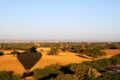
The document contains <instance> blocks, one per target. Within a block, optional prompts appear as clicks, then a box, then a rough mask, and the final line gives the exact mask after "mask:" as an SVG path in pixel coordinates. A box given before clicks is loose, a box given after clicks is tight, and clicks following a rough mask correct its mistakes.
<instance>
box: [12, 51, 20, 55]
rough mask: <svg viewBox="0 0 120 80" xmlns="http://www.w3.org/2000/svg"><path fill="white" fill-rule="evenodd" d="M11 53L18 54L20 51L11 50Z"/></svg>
mask: <svg viewBox="0 0 120 80" xmlns="http://www.w3.org/2000/svg"><path fill="white" fill-rule="evenodd" d="M11 54H13V55H17V54H20V52H18V51H12V52H11Z"/></svg>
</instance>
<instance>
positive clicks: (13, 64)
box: [0, 48, 120, 74]
mask: <svg viewBox="0 0 120 80" xmlns="http://www.w3.org/2000/svg"><path fill="white" fill-rule="evenodd" d="M37 50H38V51H39V52H41V54H42V58H41V59H40V60H39V61H38V62H37V63H36V64H35V65H34V66H33V68H32V69H31V70H33V69H36V68H44V67H45V66H48V65H50V64H62V65H66V64H70V63H81V62H83V61H91V59H89V58H83V57H80V56H77V55H76V54H75V53H73V52H60V53H59V54H58V55H47V53H48V51H49V50H50V48H38V49H37ZM104 51H105V52H106V53H107V56H106V57H107V58H110V57H111V56H114V55H116V54H119V53H120V50H118V49H116V50H110V49H106V50H104ZM3 52H4V53H8V52H11V50H10V51H8V50H7V51H5V50H4V51H3ZM1 70H7V71H14V72H15V73H16V74H22V73H23V72H24V71H25V69H24V68H23V66H22V64H21V63H20V62H19V61H18V59H17V57H16V56H13V55H4V56H0V71H1Z"/></svg>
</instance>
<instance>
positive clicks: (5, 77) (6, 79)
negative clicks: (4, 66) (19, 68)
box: [0, 71, 22, 80]
mask: <svg viewBox="0 0 120 80" xmlns="http://www.w3.org/2000/svg"><path fill="white" fill-rule="evenodd" d="M0 80H22V79H21V78H20V77H19V76H14V75H13V74H12V73H11V72H7V71H0Z"/></svg>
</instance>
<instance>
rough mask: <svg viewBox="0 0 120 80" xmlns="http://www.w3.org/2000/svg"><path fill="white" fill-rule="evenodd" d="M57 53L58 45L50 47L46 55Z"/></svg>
mask: <svg viewBox="0 0 120 80" xmlns="http://www.w3.org/2000/svg"><path fill="white" fill-rule="evenodd" d="M58 53H59V48H58V47H52V48H51V49H50V52H48V55H57V54H58Z"/></svg>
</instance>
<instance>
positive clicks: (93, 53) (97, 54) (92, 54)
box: [85, 47, 106, 58]
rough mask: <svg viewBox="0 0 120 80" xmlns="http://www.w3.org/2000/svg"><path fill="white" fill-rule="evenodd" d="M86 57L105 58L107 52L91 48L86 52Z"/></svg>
mask: <svg viewBox="0 0 120 80" xmlns="http://www.w3.org/2000/svg"><path fill="white" fill-rule="evenodd" d="M85 53H86V55H88V56H90V57H93V58H97V57H100V56H104V55H106V53H105V52H103V51H101V50H100V49H99V48H96V47H89V48H87V49H86V50H85Z"/></svg>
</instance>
